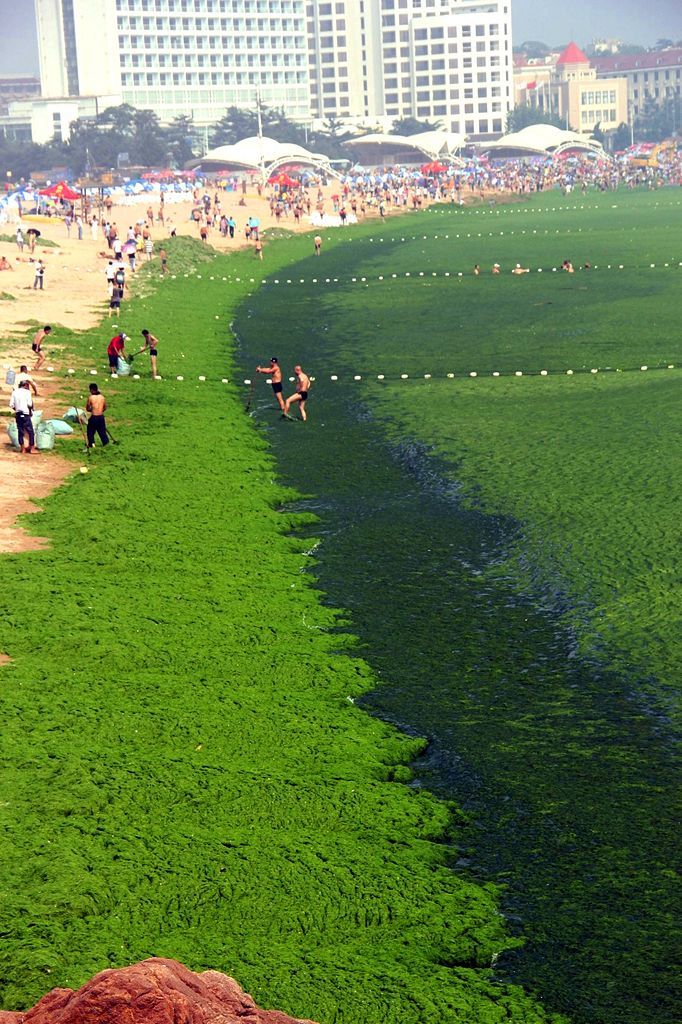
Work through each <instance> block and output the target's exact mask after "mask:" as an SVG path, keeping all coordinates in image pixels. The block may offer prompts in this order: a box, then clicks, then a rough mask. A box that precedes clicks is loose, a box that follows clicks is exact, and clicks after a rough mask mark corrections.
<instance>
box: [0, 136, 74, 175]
mask: <svg viewBox="0 0 682 1024" xmlns="http://www.w3.org/2000/svg"><path fill="white" fill-rule="evenodd" d="M64 162H65V161H64V156H63V152H62V147H61V145H57V144H54V143H49V144H48V145H45V146H39V145H38V144H37V143H35V142H16V141H14V140H13V139H7V138H5V136H4V135H3V134H0V183H1V184H2V186H4V185H5V183H7V182H10V183H11V184H13V185H17V184H19V183H20V182H21V180H22V179H24V180H25V181H26V180H28V179H29V178H30V177H31V175H32V174H33V173H34V172H35V171H39V170H48V169H49V168H50V167H56V166H60V165H63V164H64Z"/></svg>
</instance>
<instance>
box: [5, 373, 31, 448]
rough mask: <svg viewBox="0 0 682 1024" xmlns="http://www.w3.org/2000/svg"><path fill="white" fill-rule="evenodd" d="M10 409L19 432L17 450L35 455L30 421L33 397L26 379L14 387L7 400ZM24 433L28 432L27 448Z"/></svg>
mask: <svg viewBox="0 0 682 1024" xmlns="http://www.w3.org/2000/svg"><path fill="white" fill-rule="evenodd" d="M9 407H10V409H13V410H14V418H15V420H16V424H17V432H18V434H19V451H20V452H21V453H22V454H25V455H30V454H31V453H33V454H35V455H37V454H38V453H37V452H36V451H35V447H34V446H35V434H34V432H33V423H32V421H31V414H32V413H33V398H32V397H31V389H30V388H29V386H28V381H27V380H23V381H22V382H21V384H20V385H19V386H18V387H17V388H15V389H14V391H13V392H12V397H11V398H10V400H9ZM24 433H26V434H28V448H25V447H24Z"/></svg>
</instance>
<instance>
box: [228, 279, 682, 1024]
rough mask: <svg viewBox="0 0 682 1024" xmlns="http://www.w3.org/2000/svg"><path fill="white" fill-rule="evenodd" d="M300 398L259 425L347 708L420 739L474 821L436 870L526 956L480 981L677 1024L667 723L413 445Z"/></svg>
mask: <svg viewBox="0 0 682 1024" xmlns="http://www.w3.org/2000/svg"><path fill="white" fill-rule="evenodd" d="M258 307H259V293H256V294H254V295H252V296H251V297H249V299H248V301H247V303H246V304H245V305H244V307H242V309H241V310H240V313H239V315H238V317H237V319H236V321H235V325H234V326H235V331H236V333H237V336H238V338H239V341H240V345H241V352H240V358H241V360H242V361H243V365H244V366H245V367H253V366H254V365H255V363H256V362H259V361H263V360H264V358H265V356H266V354H267V355H268V356H269V355H270V354H271V353H270V351H269V348H270V344H271V343H270V341H265V342H264V341H263V337H264V333H263V327H262V325H263V319H261V318H260V317H259V316H258ZM271 313H272V309H271V307H268V315H270V314H271ZM324 344H325V343H324V340H323V339H320V338H319V336H318V337H317V338H316V339H314V340H313V339H312V338H311V337H310V336H309V334H308V333H307V332H304V331H302V332H301V336H300V347H299V348H298V349H297V351H296V353H295V357H296V358H297V359H299V360H300V361H301V362H302V363H303V365H304V366H307V365H310V366H314V367H315V368H316V369H317V374H318V377H320V378H321V377H322V372H321V368H322V367H323V366H324V365H325V361H326V359H327V356H328V353H326V352H325V350H324ZM264 345H265V346H267V351H264ZM285 355H286V353H285ZM282 361H284V360H282ZM292 361H293V360H292ZM288 362H289V360H287V365H288ZM311 398H312V400H311V402H310V408H309V416H310V420H309V422H308V424H305V425H304V424H302V423H300V422H286V421H282V420H280V418H279V416H278V414H277V411H276V409H275V407H274V403H273V400H272V397H271V393H270V389H269V388H268V387H266V386H264V385H262V386H261V387H260V388H259V390H258V391H257V400H256V403H255V406H254V416H255V418H256V420H257V422H258V423H259V424H261V425H262V427H263V429H265V430H266V431H267V436H268V439H269V441H270V443H271V445H272V448H273V451H274V453H275V456H276V459H277V465H278V470H279V474H280V477H281V480H282V482H283V483H285V484H287V485H289V486H292V487H295V488H296V489H297V490H298V491H299V492H300V493H302V494H304V495H310V497H308V498H306V499H305V500H304V501H302V502H301V503H300V506H301V507H302V508H305V509H306V510H310V511H313V512H315V513H316V514H317V516H318V517H319V522H318V524H317V525H316V526H315V527H314V528H313V529H312V530H311V531H310V533H311V535H314V536H315V537H318V538H319V539H320V544H319V547H318V548H317V550H316V552H315V554H316V559H317V561H316V564H315V567H314V574H315V576H316V578H317V579H318V581H319V587H320V590H321V591H322V592H323V594H324V600H325V601H326V602H327V603H329V604H330V605H332V606H334V607H338V608H342V609H346V610H347V611H348V612H349V613H350V617H351V625H350V627H349V628H350V630H351V631H352V632H353V633H354V634H355V635H356V636H357V637H358V638H359V641H360V644H359V647H358V653H359V654H360V655H361V656H362V657H363V658H365V659H366V661H367V662H368V663H369V664H370V665H371V666H372V668H373V669H374V671H375V672H376V674H377V676H378V677H379V678H380V679H381V685H380V686H379V687H378V688H377V689H376V690H375V691H374V692H372V693H370V694H368V695H367V696H366V697H365V698H364V699H363V704H364V707H365V708H366V709H367V711H368V712H369V713H371V714H375V715H378V716H380V717H381V718H383V719H386V720H388V721H390V722H392V723H394V724H395V725H397V726H398V727H399V728H401V729H403V730H405V731H407V732H409V733H411V734H416V735H420V736H424V737H426V738H427V739H428V741H429V747H428V751H427V754H426V756H425V757H423V758H422V759H421V760H420V762H418V763H417V764H416V765H415V766H414V768H415V783H414V784H415V785H419V786H424V787H428V788H429V789H431V790H432V791H433V792H435V793H437V794H438V795H440V796H442V797H444V798H447V799H451V800H454V801H456V803H457V804H458V805H459V806H460V807H461V808H463V809H464V810H465V811H466V812H467V813H468V816H469V821H470V825H469V827H468V828H467V829H466V830H465V833H464V836H463V842H462V843H461V844H460V846H459V847H458V849H457V850H456V851H453V870H456V871H464V872H468V873H470V874H471V875H473V876H474V877H476V878H478V879H480V880H482V881H495V882H497V883H499V884H501V885H503V886H504V889H503V892H502V911H503V912H504V914H505V916H506V917H507V919H508V924H509V930H510V932H511V933H512V934H519V935H522V936H523V937H524V939H525V945H524V946H523V947H522V948H521V949H519V950H515V951H513V952H511V953H508V954H505V955H503V956H502V957H500V959H499V961H498V963H497V964H496V973H497V975H498V976H499V977H500V978H501V979H505V980H511V981H514V982H516V983H519V984H522V985H524V986H525V987H526V988H527V990H529V991H531V992H534V993H536V994H537V995H538V996H539V997H540V998H541V999H542V1001H543V1003H544V1004H545V1005H546V1006H547V1008H548V1009H552V1010H555V1011H562V1012H564V1013H565V1014H566V1015H567V1016H568V1017H569V1018H570V1019H571V1020H572V1021H575V1022H576V1024H672V1022H673V1021H678V1020H679V1007H680V1005H682V992H680V988H679V975H678V974H677V972H676V969H675V964H674V957H675V951H676V947H677V949H678V951H679V946H677V943H678V940H679V931H677V930H676V913H677V911H679V902H676V900H677V898H678V893H679V890H677V888H676V882H675V876H674V873H673V871H672V870H671V865H672V864H673V862H674V857H675V850H676V846H677V839H678V833H677V829H678V819H677V816H676V814H675V803H676V797H677V795H678V789H677V773H676V767H675V763H674V760H673V756H672V751H673V744H672V740H671V738H670V737H669V736H668V735H667V732H666V728H665V725H662V724H661V722H660V720H658V719H656V718H655V717H654V716H652V715H651V714H650V713H649V712H648V711H647V709H646V708H644V707H641V706H640V705H639V704H638V701H637V680H636V679H628V678H624V677H623V676H621V675H618V674H616V673H613V672H610V671H609V670H608V668H605V667H604V666H603V664H599V663H598V662H597V661H596V660H595V661H594V662H591V661H590V660H589V659H587V658H585V657H581V656H580V655H579V653H578V646H577V643H576V638H575V636H574V635H572V633H571V632H570V630H569V629H568V628H567V627H566V625H565V624H564V621H563V620H562V617H561V608H560V607H559V606H558V604H557V602H556V601H555V602H554V604H553V605H552V604H550V603H548V602H547V600H545V599H543V598H542V595H538V598H537V600H536V599H533V598H532V597H528V596H521V595H519V593H517V592H515V589H514V584H513V581H512V580H511V579H509V578H507V577H505V575H504V569H503V564H504V556H505V553H506V552H507V550H508V548H509V545H510V543H511V542H512V541H513V540H514V539H515V538H516V537H517V536H518V531H519V529H520V526H519V525H518V524H516V523H514V522H511V521H509V520H506V519H503V518H500V517H497V516H495V515H494V514H486V513H484V512H481V511H475V510H471V509H470V508H467V507H465V505H464V504H463V502H462V501H461V500H460V497H459V493H458V488H457V484H456V480H453V477H452V473H451V472H450V473H448V472H447V471H446V469H445V467H443V466H442V465H440V464H439V462H438V461H437V460H436V459H435V458H434V457H432V456H431V455H430V453H429V452H428V451H427V450H425V449H424V447H423V446H422V445H420V444H419V442H418V441H416V440H414V439H411V438H408V437H406V438H405V439H404V441H403V442H402V443H400V444H395V443H392V442H390V441H389V440H388V439H387V432H386V430H385V428H384V425H383V424H382V423H381V422H380V421H378V420H376V419H375V418H374V417H373V415H372V412H371V408H370V406H369V405H368V400H367V396H366V395H365V397H364V398H363V396H362V392H360V391H359V390H358V387H357V385H353V383H352V382H349V383H348V384H344V383H343V382H342V381H338V382H337V383H335V384H334V386H333V389H332V388H329V387H327V388H325V387H324V386H323V385H322V384H321V383H318V384H317V385H316V386H315V389H314V391H313V392H312V396H311ZM555 589H556V588H555Z"/></svg>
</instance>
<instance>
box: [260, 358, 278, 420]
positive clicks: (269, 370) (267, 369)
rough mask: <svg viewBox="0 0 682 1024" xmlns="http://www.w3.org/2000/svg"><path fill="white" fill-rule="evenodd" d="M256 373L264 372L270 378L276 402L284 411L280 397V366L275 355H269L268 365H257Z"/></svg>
mask: <svg viewBox="0 0 682 1024" xmlns="http://www.w3.org/2000/svg"><path fill="white" fill-rule="evenodd" d="M256 373H266V374H267V375H268V376H269V377H270V378H271V383H272V390H273V392H274V395H275V398H276V399H277V404H278V405H279V407H280V409H281V410H282V412H284V398H283V397H282V368H281V366H280V365H279V360H278V359H277V356H272V357H271V359H270V365H269V366H257V367H256Z"/></svg>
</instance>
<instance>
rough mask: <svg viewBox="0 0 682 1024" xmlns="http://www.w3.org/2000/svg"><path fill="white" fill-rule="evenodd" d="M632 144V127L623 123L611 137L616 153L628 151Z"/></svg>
mask: <svg viewBox="0 0 682 1024" xmlns="http://www.w3.org/2000/svg"><path fill="white" fill-rule="evenodd" d="M631 142H632V134H631V132H630V126H629V125H627V124H625V123H624V122H623V121H621V123H620V124H619V125H618V127H617V128H616V130H615V132H614V133H613V135H612V136H611V145H612V147H613V150H614V152H615V153H618V152H620V151H621V150H623V149H627V148H628V146H629V145H630V143H631Z"/></svg>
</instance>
